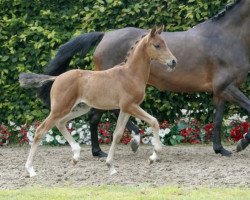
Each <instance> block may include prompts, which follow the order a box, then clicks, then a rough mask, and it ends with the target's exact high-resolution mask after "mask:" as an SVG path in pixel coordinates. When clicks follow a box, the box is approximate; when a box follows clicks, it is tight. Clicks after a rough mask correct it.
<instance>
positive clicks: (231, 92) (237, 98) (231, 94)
mask: <svg viewBox="0 0 250 200" xmlns="http://www.w3.org/2000/svg"><path fill="white" fill-rule="evenodd" d="M222 95H223V97H225V99H227V100H228V101H230V102H232V103H234V104H236V105H238V106H240V107H241V108H244V109H245V110H246V111H247V112H248V114H249V116H250V100H249V99H248V98H247V97H246V96H245V95H244V94H243V93H242V92H241V91H240V90H239V89H238V88H237V87H236V86H234V85H233V84H231V85H229V86H228V87H227V88H226V89H225V90H224V91H223V93H222ZM249 144H250V129H249V130H248V132H247V134H246V135H245V137H244V138H243V139H241V140H240V141H239V142H238V145H237V149H236V150H237V152H239V151H242V150H244V149H245V148H246V147H247V146H248V145H249Z"/></svg>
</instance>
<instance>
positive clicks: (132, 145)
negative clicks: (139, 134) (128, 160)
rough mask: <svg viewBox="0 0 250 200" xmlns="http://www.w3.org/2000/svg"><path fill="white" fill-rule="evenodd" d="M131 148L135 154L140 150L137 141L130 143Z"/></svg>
mask: <svg viewBox="0 0 250 200" xmlns="http://www.w3.org/2000/svg"><path fill="white" fill-rule="evenodd" d="M130 147H131V149H132V151H133V152H134V153H135V152H137V150H138V148H139V143H138V141H137V140H136V139H134V140H132V141H131V143H130Z"/></svg>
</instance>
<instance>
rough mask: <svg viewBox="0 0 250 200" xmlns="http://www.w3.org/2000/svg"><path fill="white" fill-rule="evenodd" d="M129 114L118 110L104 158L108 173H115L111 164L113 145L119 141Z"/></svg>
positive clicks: (113, 152)
mask: <svg viewBox="0 0 250 200" xmlns="http://www.w3.org/2000/svg"><path fill="white" fill-rule="evenodd" d="M129 116H130V115H129V114H127V113H124V112H122V111H120V114H119V117H118V120H117V124H116V127H115V131H114V135H113V141H112V144H111V147H110V149H109V153H108V157H107V159H106V165H107V166H108V168H109V169H110V175H112V174H115V173H116V172H117V171H116V170H115V167H114V164H113V158H114V154H115V147H116V144H117V143H119V141H120V139H121V137H122V134H123V132H124V129H125V126H126V124H127V122H128V119H129Z"/></svg>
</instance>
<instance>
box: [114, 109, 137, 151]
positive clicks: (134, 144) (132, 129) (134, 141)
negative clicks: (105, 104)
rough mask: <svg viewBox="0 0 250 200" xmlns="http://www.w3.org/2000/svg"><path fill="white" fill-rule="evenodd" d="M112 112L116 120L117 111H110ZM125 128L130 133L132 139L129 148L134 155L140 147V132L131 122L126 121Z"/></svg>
mask: <svg viewBox="0 0 250 200" xmlns="http://www.w3.org/2000/svg"><path fill="white" fill-rule="evenodd" d="M112 112H113V113H114V114H115V116H116V117H117V118H118V116H119V110H112ZM126 128H127V129H128V130H129V131H130V133H132V137H133V139H132V142H131V143H130V146H131V149H132V151H133V152H134V153H135V152H137V150H138V148H139V145H140V139H141V138H140V130H139V128H138V127H137V126H136V125H135V124H134V123H133V122H132V121H131V120H128V123H127V125H126Z"/></svg>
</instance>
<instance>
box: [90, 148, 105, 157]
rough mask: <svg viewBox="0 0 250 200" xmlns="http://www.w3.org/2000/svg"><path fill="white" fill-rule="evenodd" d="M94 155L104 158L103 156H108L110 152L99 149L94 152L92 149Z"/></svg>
mask: <svg viewBox="0 0 250 200" xmlns="http://www.w3.org/2000/svg"><path fill="white" fill-rule="evenodd" d="M92 155H93V156H94V157H99V158H103V157H107V156H108V154H106V153H105V152H103V151H102V150H99V151H96V152H93V151H92Z"/></svg>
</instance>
